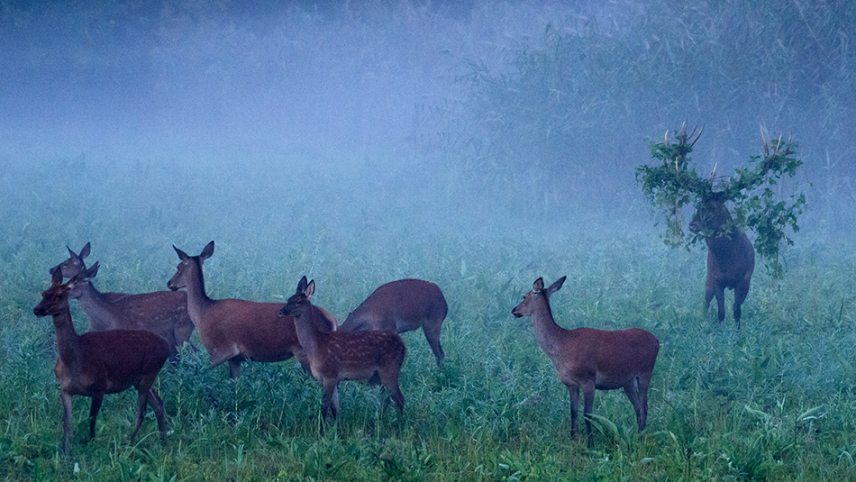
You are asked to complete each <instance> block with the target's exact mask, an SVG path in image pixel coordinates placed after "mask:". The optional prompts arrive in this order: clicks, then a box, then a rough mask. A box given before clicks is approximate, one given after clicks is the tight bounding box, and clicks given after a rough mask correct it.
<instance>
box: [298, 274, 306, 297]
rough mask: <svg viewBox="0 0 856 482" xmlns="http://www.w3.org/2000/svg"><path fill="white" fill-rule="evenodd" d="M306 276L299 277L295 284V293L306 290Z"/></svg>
mask: <svg viewBox="0 0 856 482" xmlns="http://www.w3.org/2000/svg"><path fill="white" fill-rule="evenodd" d="M307 284H308V283H307V282H306V276H301V277H300V281H298V282H297V293H303V292H304V291H305V290H306V285H307Z"/></svg>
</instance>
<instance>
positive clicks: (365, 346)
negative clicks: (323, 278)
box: [279, 276, 405, 428]
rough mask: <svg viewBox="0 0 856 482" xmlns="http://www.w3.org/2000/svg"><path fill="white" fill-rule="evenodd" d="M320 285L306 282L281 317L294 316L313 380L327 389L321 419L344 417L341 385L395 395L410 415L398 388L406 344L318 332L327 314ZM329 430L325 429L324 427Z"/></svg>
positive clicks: (383, 336) (386, 335)
mask: <svg viewBox="0 0 856 482" xmlns="http://www.w3.org/2000/svg"><path fill="white" fill-rule="evenodd" d="M314 293H315V281H314V280H313V281H310V282H308V283H307V282H306V277H305V276H304V277H302V278H301V279H300V281H299V282H298V283H297V290H296V292H295V293H294V295H292V296H291V297H290V298H288V302H287V303H286V304H285V306H284V307H282V310H281V311H280V312H279V313H280V315H281V316H283V317H286V319H287V317H294V322H295V324H296V326H297V338H298V339H299V340H300V344H301V345H302V346H303V349H304V350H305V351H306V356H307V358H308V359H309V367H310V370H311V372H312V376H313V377H315V379H316V380H319V381H320V382H321V384H322V385H323V387H324V396H323V399H322V402H321V415H322V416H323V417H325V418H326V417H328V416H331V417H332V418H334V419H335V418H336V417H337V415H338V412H339V392H338V386H339V382H340V381H342V380H369V381H370V382H374V381H377V380H379V381H380V383H381V384H382V385H383V386H384V387H385V388H386V389H387V390H388V391H389V394H390V397H391V398H392V400H393V402H395V406H396V408H397V409H398V412H399V414H400V413H401V412H402V411H403V410H404V395H403V394H402V393H401V388H400V387H399V385H398V378H399V375H400V372H401V365H402V363H404V355H405V348H404V342H403V341H401V337H400V336H398V334H397V333H395V332H392V331H361V332H342V331H336V332H323V331H319V330H318V329H317V328H316V327H317V326H318V324H319V321H321V320H322V319H323V314H322V313H321V312H320V311H319V310H318V309H317V308H316V307H314V306H313V305H312V302H311V299H312V295H313V294H314ZM322 428H323V426H322Z"/></svg>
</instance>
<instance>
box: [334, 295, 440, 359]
mask: <svg viewBox="0 0 856 482" xmlns="http://www.w3.org/2000/svg"><path fill="white" fill-rule="evenodd" d="M447 312H448V305H447V304H446V298H444V297H443V292H442V291H440V287H438V286H437V285H436V284H434V283H432V282H430V281H424V280H421V279H401V280H398V281H392V282H390V283H386V284H384V285H381V286H380V287H379V288H378V289H376V290H374V292H373V293H372V294H370V295H369V297H368V298H366V300H365V301H363V302H362V303H361V304H360V306H358V307H357V308H356V309H355V310H354V311H352V312H351V313H350V314H349V315H348V317H347V318H346V319H345V322H344V323H342V326H341V327H340V328H339V329H340V330H341V331H366V330H372V331H394V332H397V333H404V332H405V331H410V330H416V329H418V328H419V327H420V326H421V327H422V331H423V332H424V333H425V339H426V340H428V345H430V346H431V351H432V352H434V358H436V359H437V365H442V364H443V358H444V357H445V354H444V353H443V347H442V346H440V328H441V327H442V326H443V320H445V319H446V313H447Z"/></svg>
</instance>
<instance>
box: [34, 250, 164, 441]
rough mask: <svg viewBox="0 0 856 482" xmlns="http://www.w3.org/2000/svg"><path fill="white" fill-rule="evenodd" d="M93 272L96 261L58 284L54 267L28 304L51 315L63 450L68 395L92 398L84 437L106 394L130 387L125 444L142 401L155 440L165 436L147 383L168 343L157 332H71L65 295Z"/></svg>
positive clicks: (69, 425)
mask: <svg viewBox="0 0 856 482" xmlns="http://www.w3.org/2000/svg"><path fill="white" fill-rule="evenodd" d="M96 271H98V263H95V264H94V265H93V266H92V267H91V268H89V269H88V270H84V271H82V272H80V273H78V274H77V275H75V276H74V277H72V278H71V279H70V280H69V281H68V282H67V283H65V284H62V274H61V273H60V271H59V270H54V272H53V276H52V280H51V286H50V288H48V289H47V290H45V291H44V292H43V293H42V301H41V302H40V303H39V304H38V305H36V307H35V308H33V313H34V314H35V315H36V316H38V317H42V316H48V315H50V316H52V317H53V322H54V328H55V330H56V344H57V348H58V351H59V358H58V359H57V361H56V366H55V367H54V374H55V375H56V379H57V381H58V382H59V386H60V398H61V400H62V407H63V417H62V432H63V438H62V450H63V452H68V443H69V438H70V437H71V433H72V423H71V416H72V415H71V398H72V397H73V396H74V395H83V396H86V397H91V398H92V405H91V406H90V409H89V437H90V438H95V418H96V417H97V416H98V410H99V409H100V408H101V401H102V400H103V398H104V395H105V394H107V393H118V392H122V391H125V390H126V389H128V388H129V387H131V386H133V387H135V388H136V389H137V394H138V395H137V418H136V421H135V423H134V431H133V432H132V433H131V442H132V443H133V441H134V440H135V439H136V437H137V433H138V432H139V431H140V426H141V425H142V423H143V416H144V415H145V410H146V404H148V405H150V406H151V407H152V410H154V412H155V417H157V421H158V429H159V430H160V433H161V438H162V439H163V438H164V437H166V418H165V416H164V410H163V402H162V401H161V399H160V396H158V393H157V391H155V389H154V387H153V386H152V385H153V384H154V382H155V378H157V376H158V372H160V370H161V368H162V367H163V365H164V362H165V361H166V359H167V356H169V344H168V343H167V342H166V340H164V339H163V338H161V337H160V336H158V335H155V334H154V333H152V332H149V331H143V330H110V331H91V332H88V333H84V334H83V335H78V334H77V332H75V330H74V324H73V322H72V319H71V312H70V311H69V308H68V298H69V295H70V294H71V292H72V291H73V290H74V289H75V287H76V285H78V284H81V283H83V284H85V283H88V281H89V278H91V277H92V276H94V275H95V272H96Z"/></svg>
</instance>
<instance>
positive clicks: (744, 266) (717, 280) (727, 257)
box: [689, 192, 755, 328]
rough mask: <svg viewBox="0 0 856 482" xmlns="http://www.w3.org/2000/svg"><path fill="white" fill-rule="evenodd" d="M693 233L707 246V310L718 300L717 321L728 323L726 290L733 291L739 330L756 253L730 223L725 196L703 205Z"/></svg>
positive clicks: (695, 218) (705, 202) (720, 194)
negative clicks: (713, 300) (702, 238)
mask: <svg viewBox="0 0 856 482" xmlns="http://www.w3.org/2000/svg"><path fill="white" fill-rule="evenodd" d="M689 228H690V231H691V232H692V233H694V234H700V235H701V236H703V237H704V241H705V243H706V244H707V279H706V280H705V289H704V310H705V312H707V310H708V308H709V307H710V300H711V299H713V297H714V296H716V307H717V315H716V317H717V319H718V320H719V322H720V323H721V322H722V321H723V320H725V289H726V288H730V289H733V290H734V311H733V313H734V321H735V322H736V323H737V328H740V314H741V310H740V306H741V305H742V304H743V302H744V301H745V300H746V295H748V294H749V284H750V282H751V281H752V272H753V271H754V270H755V249H754V248H753V247H752V242H751V241H749V238H748V237H747V236H746V233H744V232H743V230H742V229H740V228H739V227H737V225H736V224H735V223H734V221H733V220H732V219H731V213H729V212H728V208H726V207H725V193H722V192H716V193H714V194H713V196H712V197H711V198H709V199H707V200H705V201H703V202H702V203H700V204H699V205H698V206H697V208H696V212H695V214H694V215H693V218H692V220H691V221H690V225H689Z"/></svg>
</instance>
